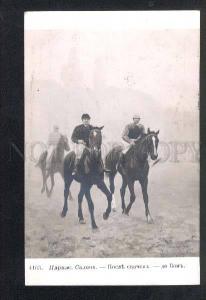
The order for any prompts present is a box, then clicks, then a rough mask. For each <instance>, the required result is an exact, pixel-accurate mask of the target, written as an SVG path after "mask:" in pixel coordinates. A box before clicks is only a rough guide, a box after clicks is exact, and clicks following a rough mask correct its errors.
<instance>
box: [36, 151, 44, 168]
mask: <svg viewBox="0 0 206 300" xmlns="http://www.w3.org/2000/svg"><path fill="white" fill-rule="evenodd" d="M46 157H47V151H44V152H42V153H41V155H40V157H39V160H38V162H37V163H36V165H35V167H39V168H42V167H43V164H44V162H45V161H46Z"/></svg>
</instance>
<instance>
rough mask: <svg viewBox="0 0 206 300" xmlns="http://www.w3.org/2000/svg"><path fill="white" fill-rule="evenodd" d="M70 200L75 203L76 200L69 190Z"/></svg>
mask: <svg viewBox="0 0 206 300" xmlns="http://www.w3.org/2000/svg"><path fill="white" fill-rule="evenodd" d="M69 200H70V201H73V200H74V198H73V197H72V193H71V191H70V190H69Z"/></svg>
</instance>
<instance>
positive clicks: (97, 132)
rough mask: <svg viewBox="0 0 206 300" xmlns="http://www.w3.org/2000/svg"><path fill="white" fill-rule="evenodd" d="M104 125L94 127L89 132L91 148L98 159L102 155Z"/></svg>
mask: <svg viewBox="0 0 206 300" xmlns="http://www.w3.org/2000/svg"><path fill="white" fill-rule="evenodd" d="M103 128H104V126H102V127H93V129H92V130H91V131H90V134H89V148H90V151H91V154H92V155H94V157H95V158H96V159H98V158H99V157H100V155H101V145H102V133H101V130H102V129H103Z"/></svg>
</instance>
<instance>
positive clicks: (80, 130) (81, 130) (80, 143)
mask: <svg viewBox="0 0 206 300" xmlns="http://www.w3.org/2000/svg"><path fill="white" fill-rule="evenodd" d="M90 119H91V118H90V116H89V114H83V115H82V117H81V120H82V124H81V125H78V126H76V127H75V128H74V131H73V133H72V136H71V140H72V142H73V143H74V145H75V148H74V151H75V154H76V159H75V168H74V171H73V175H75V174H76V173H77V169H78V166H79V163H80V160H81V158H82V154H83V151H84V149H85V147H89V134H90V131H91V130H92V129H93V128H94V127H93V126H92V125H90Z"/></svg>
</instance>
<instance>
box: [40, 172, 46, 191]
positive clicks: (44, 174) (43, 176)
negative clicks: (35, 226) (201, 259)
mask: <svg viewBox="0 0 206 300" xmlns="http://www.w3.org/2000/svg"><path fill="white" fill-rule="evenodd" d="M41 172H42V179H43V182H42V189H41V193H43V192H44V191H45V188H46V169H45V168H43V167H42V168H41Z"/></svg>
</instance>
